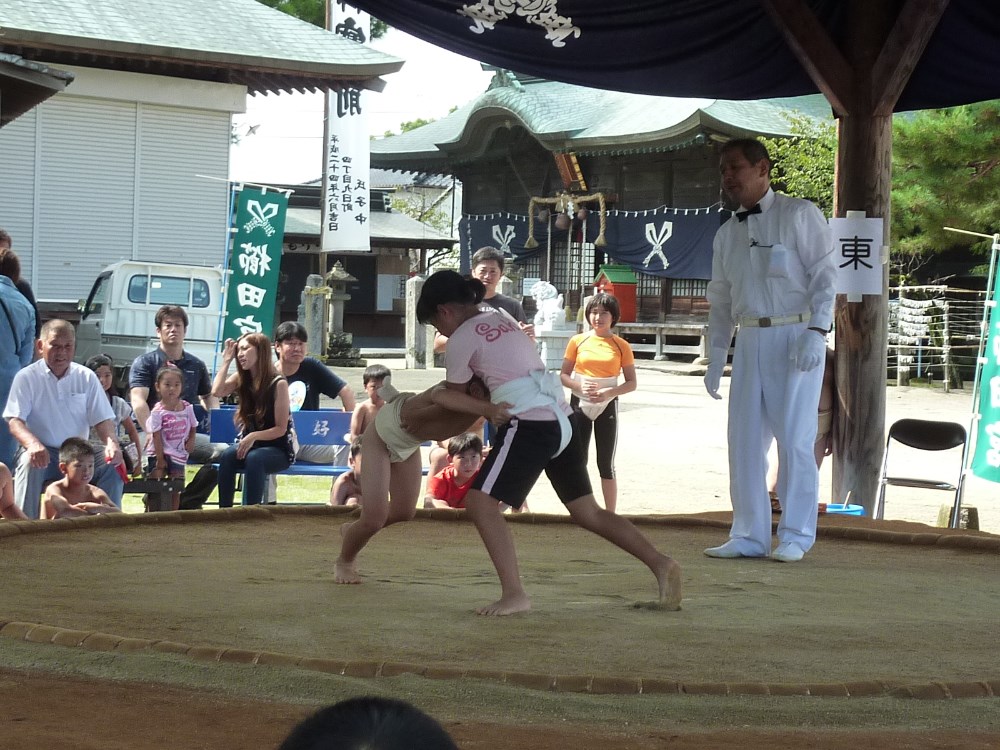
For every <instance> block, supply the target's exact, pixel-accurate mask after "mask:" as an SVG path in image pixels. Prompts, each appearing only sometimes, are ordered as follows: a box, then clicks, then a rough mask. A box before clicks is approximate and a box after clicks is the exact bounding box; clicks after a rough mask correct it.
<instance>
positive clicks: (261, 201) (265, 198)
mask: <svg viewBox="0 0 1000 750" xmlns="http://www.w3.org/2000/svg"><path fill="white" fill-rule="evenodd" d="M287 209H288V195H287V194H286V193H284V192H281V191H277V190H273V189H270V190H269V189H268V188H250V187H247V188H244V189H243V190H242V191H241V192H240V197H239V202H238V203H237V207H236V225H235V228H236V232H235V234H234V236H233V251H232V255H231V257H230V261H229V271H230V275H229V283H228V285H227V287H226V325H225V329H224V331H223V335H222V337H223V339H227V338H228V339H237V338H239V337H240V336H242V335H243V334H244V333H264V334H266V335H268V336H270V335H271V329H272V328H273V326H274V305H275V301H276V299H277V296H278V277H279V271H280V268H281V243H282V242H283V241H284V238H285V212H286V211H287Z"/></svg>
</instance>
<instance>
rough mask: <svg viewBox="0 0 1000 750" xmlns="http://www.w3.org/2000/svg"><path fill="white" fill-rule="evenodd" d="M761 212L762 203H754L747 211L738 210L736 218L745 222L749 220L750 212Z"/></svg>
mask: <svg viewBox="0 0 1000 750" xmlns="http://www.w3.org/2000/svg"><path fill="white" fill-rule="evenodd" d="M759 213H760V204H759V203H754V204H753V205H752V206H750V208H748V209H747V210H746V211H737V212H736V218H737V219H739V220H740V221H741V222H743V221H746V220H747V217H748V216H749V215H750V214H759Z"/></svg>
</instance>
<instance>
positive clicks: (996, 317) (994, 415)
mask: <svg viewBox="0 0 1000 750" xmlns="http://www.w3.org/2000/svg"><path fill="white" fill-rule="evenodd" d="M997 297H998V294H997V286H996V284H995V283H994V285H993V303H994V304H993V309H992V310H991V311H990V327H989V333H988V336H987V338H986V349H985V350H984V352H983V354H984V356H985V358H986V361H985V363H984V364H983V369H982V371H981V374H980V376H979V427H978V429H977V434H976V453H975V456H973V458H972V473H973V474H975V475H976V476H977V477H981V478H982V479H988V480H989V481H991V482H1000V305H998V304H997Z"/></svg>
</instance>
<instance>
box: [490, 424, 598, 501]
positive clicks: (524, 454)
mask: <svg viewBox="0 0 1000 750" xmlns="http://www.w3.org/2000/svg"><path fill="white" fill-rule="evenodd" d="M584 418H585V417H584ZM577 419H578V416H577V415H575V414H574V415H573V416H571V417H570V418H569V420H570V424H571V425H572V426H573V437H572V438H571V439H570V441H569V445H567V446H566V449H565V450H564V451H563V452H562V453H560V454H559V455H558V456H555V452H556V451H557V450H559V442H560V430H559V423H558V422H556V421H555V420H544V421H538V420H528V419H517V418H516V417H515V418H514V419H512V420H511V421H510V422H508V423H507V424H505V425H504V426H503V427H501V428H500V432H499V433H497V436H496V439H495V441H494V443H493V447H492V448H491V449H490V454H489V456H487V458H486V461H485V462H484V463H483V467H482V468H481V469H480V470H479V474H477V475H476V478H475V479H474V480H473V482H472V488H473V489H476V490H479V491H480V492H485V493H486V494H487V495H489V496H490V497H492V498H493V499H494V500H500V501H502V502H504V503H506V504H507V505H509V506H510V507H512V508H520V507H521V506H522V505H523V504H524V501H525V500H526V499H527V498H528V493H529V492H531V488H532V487H534V486H535V482H537V481H538V477H539V476H541V474H542V472H543V471H544V472H545V476H547V477H548V478H549V482H551V483H552V489H554V490H555V491H556V495H557V496H558V497H559V499H560V500H561V501H562V502H563V503H564V504H565V503H569V502H572V501H573V500H576V499H577V498H580V497H583V496H584V495H589V494H591V492H592V489H591V486H590V476H589V475H588V474H587V453H586V449H585V446H584V445H583V441H582V440H581V439H580V435H579V430H578V429H577V426H576V420H577Z"/></svg>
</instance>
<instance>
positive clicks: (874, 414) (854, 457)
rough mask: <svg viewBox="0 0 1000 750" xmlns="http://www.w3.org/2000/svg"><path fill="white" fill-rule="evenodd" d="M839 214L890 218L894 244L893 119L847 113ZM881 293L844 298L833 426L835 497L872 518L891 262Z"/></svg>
mask: <svg viewBox="0 0 1000 750" xmlns="http://www.w3.org/2000/svg"><path fill="white" fill-rule="evenodd" d="M839 131H840V133H839V144H840V145H839V148H838V151H837V208H836V214H837V216H844V215H845V213H846V212H847V211H864V212H865V213H867V214H868V216H870V217H881V218H882V219H884V222H885V223H884V231H885V234H886V237H885V238H884V239H883V242H884V243H885V244H888V232H889V197H890V196H889V188H890V185H889V182H890V178H891V160H892V118H891V117H889V116H881V117H875V116H872V115H861V116H854V115H850V116H845V117H841V118H840V121H839ZM882 269H883V271H882V295H881V296H878V295H874V294H866V295H865V296H864V297H863V298H862V301H861V302H848V301H847V298H846V296H845V295H838V296H837V305H836V312H835V320H836V342H835V345H834V346H835V348H836V351H837V356H836V374H837V378H836V380H837V403H838V409H837V424H836V426H835V428H834V440H835V443H834V449H833V455H834V461H833V497H834V499H835V500H836V501H837V502H843V501H844V499H845V498H846V497H847V493H848V492H850V493H851V502H853V503H860V504H862V505H864V506H865V508H866V510H867V511H868V513H869V515H870V513H871V509H872V505H873V504H874V502H875V497H876V494H877V488H878V476H879V471H880V468H881V462H882V450H883V448H884V441H885V401H886V392H885V388H886V343H887V322H888V283H889V276H888V265H884V266H883V267H882Z"/></svg>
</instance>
